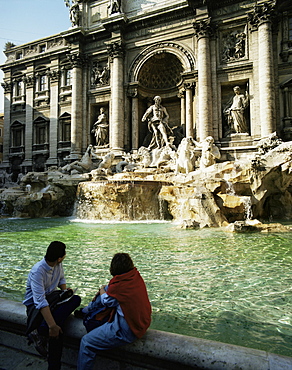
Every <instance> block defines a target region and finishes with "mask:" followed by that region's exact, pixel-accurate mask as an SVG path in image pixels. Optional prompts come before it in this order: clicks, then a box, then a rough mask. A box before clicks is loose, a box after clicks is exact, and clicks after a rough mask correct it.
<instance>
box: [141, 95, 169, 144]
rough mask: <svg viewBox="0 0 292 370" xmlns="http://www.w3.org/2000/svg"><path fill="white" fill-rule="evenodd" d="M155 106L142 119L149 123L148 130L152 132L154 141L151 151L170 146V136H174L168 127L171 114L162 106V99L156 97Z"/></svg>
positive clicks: (152, 141) (152, 140)
mask: <svg viewBox="0 0 292 370" xmlns="http://www.w3.org/2000/svg"><path fill="white" fill-rule="evenodd" d="M153 100H154V104H153V105H151V106H150V107H149V108H148V109H147V110H146V112H145V113H144V115H143V117H142V122H145V121H146V120H147V121H148V129H149V131H150V132H152V139H151V142H150V144H149V146H148V148H149V149H154V148H161V147H163V146H164V145H168V146H169V145H170V141H169V134H172V130H171V128H170V127H169V126H168V119H169V114H168V113H167V110H166V108H165V107H163V106H162V105H161V97H160V96H155V97H154V99H153Z"/></svg>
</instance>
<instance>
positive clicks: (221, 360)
mask: <svg viewBox="0 0 292 370" xmlns="http://www.w3.org/2000/svg"><path fill="white" fill-rule="evenodd" d="M25 322H26V315H25V307H24V306H23V305H22V304H21V303H19V302H13V301H9V300H5V299H1V298H0V333H1V334H0V345H4V346H8V347H11V348H16V349H19V350H21V351H25V352H28V353H34V354H36V352H35V349H34V348H33V347H32V346H28V345H27V341H26V339H25V337H24V330H25ZM85 333H86V332H85V328H84V327H83V324H82V320H81V319H76V318H75V317H73V316H71V317H70V318H69V321H68V325H67V327H66V329H65V342H64V343H65V347H64V352H63V358H62V359H63V362H64V363H66V364H68V365H72V366H74V365H75V364H76V360H77V353H78V347H79V341H80V338H81V337H82V336H83V335H84V334H85ZM97 368H99V369H100V368H102V369H113V370H114V369H121V368H131V369H132V370H141V369H180V370H187V369H214V370H215V369H216V370H221V369H222V370H223V369H224V370H233V369H241V370H280V369H281V370H291V368H292V358H291V357H285V356H280V355H276V354H273V353H268V352H265V351H260V350H255V349H251V348H245V347H240V346H235V345H231V344H225V343H220V342H215V341H210V340H204V339H199V338H194V337H188V336H183V335H178V334H172V333H166V332H162V331H157V330H151V329H150V330H148V331H147V333H146V334H145V336H144V337H143V338H142V339H139V340H137V341H136V342H134V343H132V344H130V345H126V346H124V347H122V348H120V349H115V350H111V351H105V352H103V353H102V354H100V355H99V356H98V357H97V359H96V365H95V369H97Z"/></svg>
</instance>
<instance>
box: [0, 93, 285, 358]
mask: <svg viewBox="0 0 292 370" xmlns="http://www.w3.org/2000/svg"><path fill="white" fill-rule="evenodd" d="M157 107H160V108H159V110H158V111H157V110H156V112H155V109H157ZM161 107H162V106H161V101H160V99H159V97H156V100H155V104H154V105H153V106H152V108H151V107H150V108H149V109H148V110H147V111H146V112H145V114H144V116H143V119H145V120H148V125H149V127H150V126H151V124H153V125H154V127H152V132H153V136H152V138H151V140H149V143H148V145H147V146H141V147H140V148H139V149H138V150H137V151H136V152H133V153H123V154H122V155H120V156H116V154H115V153H114V152H112V151H111V150H109V149H108V151H107V152H106V154H104V155H103V156H100V155H98V154H97V152H96V150H95V149H96V147H95V146H94V145H89V146H88V148H87V150H86V152H85V154H84V155H83V157H82V158H81V159H80V160H76V161H74V162H68V163H67V164H66V165H65V166H63V167H51V168H49V169H48V170H47V171H45V172H30V173H27V174H26V175H24V176H23V177H22V178H20V179H19V181H18V183H17V184H14V183H11V182H9V181H8V180H4V179H2V180H3V181H2V188H1V198H0V199H1V213H2V218H1V219H0V225H1V231H2V233H1V238H2V243H3V245H5V246H6V247H5V249H3V251H2V252H1V261H2V263H3V266H2V268H1V281H2V283H1V297H3V298H8V299H12V300H17V301H21V299H22V296H23V290H24V285H25V284H24V283H25V278H26V275H27V272H28V270H29V268H30V264H31V260H32V259H33V260H37V259H38V258H39V256H40V255H42V253H43V248H44V245H46V244H47V243H48V241H49V240H50V239H51V238H54V239H61V240H63V241H64V242H65V243H66V244H67V245H68V250H69V252H68V258H67V259H66V263H65V265H66V266H65V268H66V271H67V275H68V280H69V281H71V283H73V284H74V285H75V286H77V287H78V288H79V291H80V295H81V296H82V299H84V302H86V301H88V299H90V297H91V295H92V292H93V291H94V289H95V288H96V286H98V285H99V284H101V283H103V281H104V279H105V273H106V272H105V271H107V270H106V265H107V262H106V261H107V260H108V259H109V258H110V257H111V256H112V254H113V253H115V252H116V251H120V250H123V251H127V252H129V253H130V254H131V255H132V257H133V259H134V260H135V262H136V264H137V265H138V266H139V270H140V271H142V274H143V276H144V277H145V281H146V282H147V286H148V290H149V296H150V299H151V303H152V307H153V321H152V325H151V327H152V328H154V329H158V330H164V331H170V332H176V333H179V334H184V335H190V336H196V337H201V338H206V339H212V340H217V341H220V342H225V343H233V344H238V345H243V346H247V347H252V348H257V349H263V350H266V351H269V352H275V353H279V354H282V355H286V356H290V355H291V343H292V335H291V322H290V315H291V307H292V301H291V247H290V246H291V240H292V238H291V232H290V231H291V228H290V224H289V221H291V218H292V214H291V212H292V194H291V180H292V142H282V140H281V139H279V138H278V137H277V135H276V134H275V133H273V134H271V135H269V136H267V137H264V138H262V139H261V140H259V142H258V145H257V148H255V150H254V151H253V152H252V153H249V154H245V155H241V156H240V158H235V159H234V160H233V161H226V160H224V159H222V156H221V153H220V149H219V148H218V147H217V146H216V145H215V143H214V140H213V138H212V137H210V136H209V137H207V138H206V139H205V140H204V141H202V142H196V141H195V140H194V139H193V138H191V137H184V138H180V142H179V145H177V146H176V145H175V144H174V143H175V142H176V140H177V136H175V135H173V136H172V135H171V133H169V132H168V130H167V114H166V115H165V112H164V115H163V114H162V116H160V117H158V118H157V117H156V118H157V119H153V118H150V119H149V116H153V117H155V114H157V112H158V113H159V112H160V113H162V112H163V109H162V108H163V107H162V108H161ZM160 113H159V114H160ZM101 114H103V111H102V110H101ZM163 116H164V118H163ZM100 122H102V120H101V121H100ZM105 127H106V126H105ZM102 128H104V127H101V129H102ZM101 134H102V136H101V137H104V138H105V137H106V134H105V133H104V132H103V133H101ZM236 135H240V133H236ZM96 139H97V140H102V139H101V138H100V137H99V138H96ZM85 281H87V282H86V283H85ZM11 282H13V284H12V283H11ZM166 286H167V289H166ZM178 301H179V302H180V304H179V305H178V304H177V303H176V302H178Z"/></svg>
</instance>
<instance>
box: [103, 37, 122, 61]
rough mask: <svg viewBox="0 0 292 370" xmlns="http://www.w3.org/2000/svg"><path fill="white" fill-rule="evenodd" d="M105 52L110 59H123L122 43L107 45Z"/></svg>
mask: <svg viewBox="0 0 292 370" xmlns="http://www.w3.org/2000/svg"><path fill="white" fill-rule="evenodd" d="M107 51H108V53H109V56H110V58H118V57H123V56H124V54H125V48H124V44H123V42H122V41H116V42H113V43H111V44H109V45H108V47H107Z"/></svg>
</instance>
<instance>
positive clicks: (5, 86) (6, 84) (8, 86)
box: [1, 82, 12, 94]
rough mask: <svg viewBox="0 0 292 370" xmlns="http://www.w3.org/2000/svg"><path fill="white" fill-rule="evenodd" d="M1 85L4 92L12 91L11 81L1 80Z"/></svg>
mask: <svg viewBox="0 0 292 370" xmlns="http://www.w3.org/2000/svg"><path fill="white" fill-rule="evenodd" d="M1 86H2V87H3V89H4V91H5V94H8V93H11V92H12V83H11V82H2V84H1Z"/></svg>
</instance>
